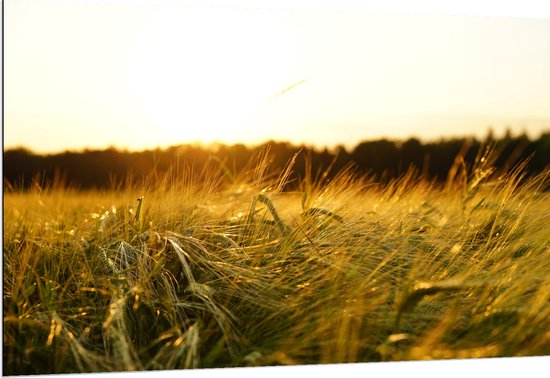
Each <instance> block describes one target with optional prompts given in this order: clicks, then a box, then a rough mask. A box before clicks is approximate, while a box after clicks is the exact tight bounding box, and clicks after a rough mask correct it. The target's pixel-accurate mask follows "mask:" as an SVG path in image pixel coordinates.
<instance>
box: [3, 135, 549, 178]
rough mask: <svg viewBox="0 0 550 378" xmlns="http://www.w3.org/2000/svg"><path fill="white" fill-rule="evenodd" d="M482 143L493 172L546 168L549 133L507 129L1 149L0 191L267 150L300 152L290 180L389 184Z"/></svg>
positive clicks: (250, 158) (243, 163)
mask: <svg viewBox="0 0 550 378" xmlns="http://www.w3.org/2000/svg"><path fill="white" fill-rule="evenodd" d="M487 146H491V147H492V148H494V150H495V151H496V153H497V154H498V155H497V156H498V157H497V158H496V160H495V162H494V165H495V167H496V168H497V169H500V170H507V169H510V168H513V167H514V166H515V165H516V164H518V163H519V162H522V161H524V162H526V168H525V173H526V174H527V175H534V174H537V173H540V172H542V171H543V170H545V169H547V168H548V167H549V163H550V132H547V133H544V134H542V135H541V136H540V137H539V138H538V139H536V140H530V139H529V138H528V137H527V135H525V134H522V135H518V136H512V135H511V134H510V132H508V133H507V134H506V135H505V136H503V137H501V138H499V139H495V138H493V137H492V134H491V133H490V134H488V135H487V137H486V138H485V139H483V140H477V139H475V138H454V139H441V140H439V141H435V142H425V143H423V142H421V141H420V140H418V139H415V138H410V139H408V140H406V141H392V140H387V139H379V140H370V141H363V142H360V143H358V144H357V145H356V146H355V147H354V148H352V149H346V148H345V147H344V146H337V147H335V148H332V149H328V148H324V149H323V148H322V149H317V148H313V147H308V146H303V145H293V144H290V143H287V142H273V141H272V142H266V143H263V144H261V145H257V146H254V147H249V146H245V145H243V144H234V145H217V146H215V148H212V146H211V147H202V146H198V145H178V146H173V147H169V148H166V149H160V148H157V149H151V150H144V151H140V152H130V151H121V150H117V149H116V148H112V147H111V148H108V149H105V150H84V151H82V152H70V151H66V152H62V153H58V154H50V155H40V154H35V153H33V152H32V151H30V150H27V149H25V148H14V149H10V150H5V151H4V156H3V172H4V188H5V189H6V188H18V189H27V188H29V187H30V186H32V185H35V184H38V185H42V186H43V185H51V184H56V185H70V186H72V187H77V188H81V189H89V188H103V189H107V188H112V187H113V186H115V185H116V183H121V182H123V181H124V180H142V179H144V178H146V177H150V176H151V175H152V174H161V173H163V172H167V171H168V170H170V169H172V170H174V169H175V170H178V169H189V170H192V171H194V172H200V171H201V170H202V169H203V168H204V167H205V166H206V165H208V164H210V165H212V164H218V165H219V166H220V168H223V169H224V170H226V171H228V172H232V173H233V174H234V173H238V172H241V171H242V170H243V169H246V168H247V167H250V166H251V165H250V164H254V162H255V161H256V160H257V159H258V158H259V157H260V156H261V155H262V152H263V151H265V150H266V148H269V154H270V157H271V165H270V168H272V169H278V168H283V167H284V166H285V165H286V164H287V163H288V162H289V160H290V159H292V158H293V157H294V156H295V155H296V154H297V156H296V160H295V166H294V169H293V172H292V176H291V178H293V179H298V180H299V179H300V178H302V177H304V175H305V174H306V170H307V167H306V166H307V164H308V163H306V162H309V166H310V169H311V172H312V173H314V174H315V173H317V172H326V177H327V178H329V179H330V178H331V177H332V176H334V175H335V174H337V173H338V172H340V171H341V170H343V169H349V170H350V171H352V172H354V173H355V174H357V175H369V176H371V177H373V178H374V179H375V180H379V181H385V180H386V181H387V180H389V179H392V178H397V177H399V176H400V175H403V174H404V173H405V172H407V171H408V170H410V169H414V170H416V172H417V173H418V174H419V175H422V176H423V177H425V178H427V179H430V180H437V181H444V180H445V179H446V178H447V175H448V173H449V170H450V169H451V167H452V165H453V162H455V159H456V157H457V156H458V155H460V157H461V158H462V159H463V161H464V163H465V164H466V166H471V165H472V164H473V163H474V161H475V159H476V156H478V155H479V154H480V152H481V151H482V150H483V149H484V148H486V147H487ZM298 180H294V182H297V181H298Z"/></svg>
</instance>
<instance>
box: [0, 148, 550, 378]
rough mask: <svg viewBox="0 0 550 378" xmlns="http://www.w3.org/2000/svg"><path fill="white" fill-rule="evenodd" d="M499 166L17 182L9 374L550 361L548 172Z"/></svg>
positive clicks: (8, 305)
mask: <svg viewBox="0 0 550 378" xmlns="http://www.w3.org/2000/svg"><path fill="white" fill-rule="evenodd" d="M490 161H491V160H490V159H489V156H480V157H479V159H478V161H477V163H476V166H474V167H464V166H463V165H462V164H461V163H460V160H457V164H456V165H455V167H454V168H453V170H452V171H451V172H450V174H449V179H448V181H447V183H445V184H441V185H440V184H437V183H434V182H429V181H427V180H425V179H422V178H420V177H418V176H417V175H416V174H415V173H414V172H412V171H411V172H409V173H407V174H405V175H403V176H402V177H401V178H399V179H396V180H393V181H391V182H388V183H384V184H381V183H378V182H376V181H374V180H371V179H368V178H357V177H354V176H353V175H352V174H351V173H349V172H342V173H341V174H340V175H339V176H337V177H336V178H335V179H333V180H332V181H327V180H324V179H323V176H322V175H321V176H320V178H319V179H317V180H314V179H312V177H306V178H304V179H303V180H302V182H301V183H300V184H299V185H298V187H299V189H298V190H296V191H292V192H288V191H283V190H282V189H283V184H284V183H285V182H286V181H287V180H288V177H289V173H290V172H291V170H292V164H289V167H288V168H287V169H286V170H285V171H283V172H281V173H274V174H273V173H272V172H270V171H269V164H268V157H267V156H264V157H263V158H261V159H260V160H259V162H258V163H257V165H256V167H255V168H254V169H251V170H249V171H247V172H244V173H240V174H236V173H234V172H229V173H228V172H225V173H224V170H223V169H219V170H215V171H209V170H205V171H204V172H197V173H196V175H197V177H198V176H200V177H201V178H202V179H204V178H205V177H208V179H207V183H206V184H205V183H204V182H203V180H195V179H194V177H195V176H194V174H192V173H189V172H187V173H181V174H174V173H172V174H167V175H166V176H164V177H162V178H159V177H155V178H151V180H145V181H144V182H143V183H142V184H140V185H132V186H127V187H126V188H125V189H118V190H112V191H107V192H79V191H76V190H71V189H63V188H55V189H54V188H50V189H48V188H39V187H35V188H34V189H33V190H31V191H29V192H18V191H13V190H11V191H9V192H7V193H5V194H4V201H5V202H4V205H5V207H4V247H3V264H4V278H3V279H4V282H3V303H4V319H3V320H4V334H3V337H4V356H3V358H4V365H3V366H4V374H32V373H68V372H89V371H131V370H143V369H177V368H209V367H226V366H250V365H278V364H317V363H336V362H369V361H395V360H410V359H442V358H476V357H493V356H527V355H546V354H549V353H550V232H549V231H548V230H549V226H548V225H549V224H550V196H549V192H548V183H549V181H548V175H547V174H543V175H540V176H538V177H533V178H529V179H526V178H524V177H523V176H522V173H521V172H522V171H521V167H519V168H517V169H516V170H514V171H511V172H508V173H506V174H503V173H495V172H493V170H492V168H491V166H490ZM152 177H153V176H152Z"/></svg>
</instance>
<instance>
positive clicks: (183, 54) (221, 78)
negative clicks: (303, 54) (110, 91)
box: [126, 9, 301, 143]
mask: <svg viewBox="0 0 550 378" xmlns="http://www.w3.org/2000/svg"><path fill="white" fill-rule="evenodd" d="M252 16H253V14H249V13H247V12H246V11H242V10H239V11H233V12H227V11H225V12H223V13H222V12H213V11H211V10H209V11H208V12H205V11H204V10H200V9H199V10H197V9H193V10H190V11H189V12H187V13H186V14H185V17H184V19H183V20H182V15H181V13H180V14H178V15H177V16H171V15H170V14H169V13H168V12H163V11H158V13H157V14H156V17H153V21H151V23H150V25H149V27H148V28H147V31H148V32H147V34H145V33H144V34H143V35H142V36H141V37H142V38H140V39H141V41H140V44H139V46H137V45H136V48H135V49H134V51H133V53H132V54H131V55H130V58H129V60H128V67H129V69H128V70H127V77H126V80H127V84H128V87H129V91H130V93H131V94H132V96H133V97H134V99H135V101H137V102H138V103H139V104H140V107H141V109H143V110H144V112H145V114H146V115H147V117H148V119H147V120H146V121H147V122H148V123H149V124H150V125H151V126H152V127H154V128H155V129H156V130H157V131H158V133H160V134H165V135H166V139H169V140H166V143H174V142H176V141H181V140H186V141H195V140H200V141H203V142H212V141H222V142H235V141H238V140H242V139H243V136H244V137H245V138H246V137H248V136H250V134H251V133H254V130H253V128H254V127H253V125H251V124H250V123H248V122H246V121H247V120H248V119H249V118H250V116H251V115H252V114H253V113H254V112H256V111H257V110H258V109H259V108H260V107H261V106H263V105H264V104H265V103H266V101H268V100H269V99H270V98H271V97H273V96H274V95H276V94H277V93H278V92H280V91H282V90H284V89H285V88H287V87H289V86H291V85H292V84H294V83H296V82H298V81H299V80H300V79H301V78H300V76H299V72H297V70H296V68H293V67H292V64H291V60H290V59H289V57H288V56H285V54H284V52H285V51H286V50H288V46H291V44H290V43H289V40H290V37H291V36H290V35H289V33H288V32H285V31H282V30H281V28H280V27H279V28H276V27H275V25H273V23H274V21H273V20H272V18H271V17H272V16H271V15H269V14H265V15H263V16H262V17H257V15H256V17H252ZM214 26H215V27H214ZM251 30H254V33H250V31H251ZM151 31H152V32H151ZM173 35H177V36H181V39H178V41H177V42H176V43H174V39H167V38H166V36H173ZM221 62H223V64H220V63H221ZM161 137H162V135H161ZM162 139H163V140H164V138H162Z"/></svg>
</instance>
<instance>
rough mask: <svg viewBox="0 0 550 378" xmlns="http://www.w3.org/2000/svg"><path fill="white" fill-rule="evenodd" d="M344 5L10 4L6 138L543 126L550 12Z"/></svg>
mask: <svg viewBox="0 0 550 378" xmlns="http://www.w3.org/2000/svg"><path fill="white" fill-rule="evenodd" d="M342 1H343V0H340V1H336V0H334V1H324V2H319V3H318V4H323V5H324V6H326V7H325V8H322V7H319V6H317V7H314V6H312V5H311V4H312V3H311V2H308V1H301V2H300V1H297V2H293V3H288V4H287V3H286V2H284V1H282V0H279V1H277V2H273V1H263V2H261V1H255V2H253V1H241V2H239V1H230V0H228V1H226V2H223V3H222V2H212V1H211V2H208V1H206V0H202V1H200V2H199V1H179V2H176V1H159V0H157V1H153V0H118V1H117V0H111V1H101V0H95V1H91V0H90V1H88V0H81V1H70V0H66V1H58V0H55V1H54V0H46V1H37V0H8V1H6V3H5V16H4V17H5V21H4V22H5V26H4V28H5V29H4V30H5V36H4V43H5V45H4V64H5V66H4V69H5V71H4V73H5V76H4V85H5V87H4V91H5V92H4V95H5V98H4V101H5V102H4V105H5V108H4V110H5V113H4V144H5V147H6V148H9V147H13V146H20V145H22V146H26V147H29V148H31V149H33V150H35V151H39V152H52V151H60V150H65V149H72V150H77V149H81V148H84V147H91V148H104V147H107V146H110V145H114V146H117V147H124V148H130V149H141V148H146V147H147V148H150V147H156V146H168V145H174V144H179V143H186V142H193V141H201V142H207V143H208V142H211V141H215V140H217V141H221V142H226V143H233V142H245V143H257V142H262V141H264V140H266V139H276V140H290V141H293V142H296V143H302V142H305V143H307V144H317V145H334V144H338V143H342V144H346V145H349V146H352V145H354V144H355V143H357V142H358V141H360V140H363V139H370V138H379V137H391V138H407V137H410V136H417V137H421V138H429V139H433V138H436V137H439V136H458V135H464V134H468V135H477V136H483V135H485V134H486V132H487V126H488V125H492V126H493V128H494V130H495V132H496V133H497V135H499V134H501V133H502V132H503V130H504V129H505V128H506V127H507V126H510V127H511V128H512V129H513V130H514V131H515V132H520V131H522V130H525V131H527V132H528V133H529V134H530V135H531V136H533V137H537V136H538V135H539V134H540V132H542V131H549V130H550V19H547V18H546V19H545V18H510V17H474V16H446V15H430V14H429V12H424V11H423V8H419V9H418V12H417V13H424V14H422V15H421V14H406V13H404V12H405V11H407V9H402V10H403V12H402V13H396V12H393V13H373V12H366V11H361V10H357V9H355V10H353V9H352V8H350V9H347V10H342V9H340V10H337V9H338V6H336V5H337V4H343V3H342ZM365 1H366V0H365ZM441 1H442V0H441ZM351 3H353V2H349V4H351ZM390 3H391V1H390V2H389V3H385V4H390ZM410 3H414V2H413V1H411V2H410ZM417 3H428V2H426V1H425V2H421V1H420V2H417ZM220 4H222V5H220ZM289 4H294V5H289ZM296 4H299V6H298V5H296ZM331 7H333V8H331ZM474 10H475V8H474ZM426 13H428V14H426ZM451 13H452V12H451ZM452 14H454V13H452ZM295 84H296V85H295ZM285 89H287V90H285Z"/></svg>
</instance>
